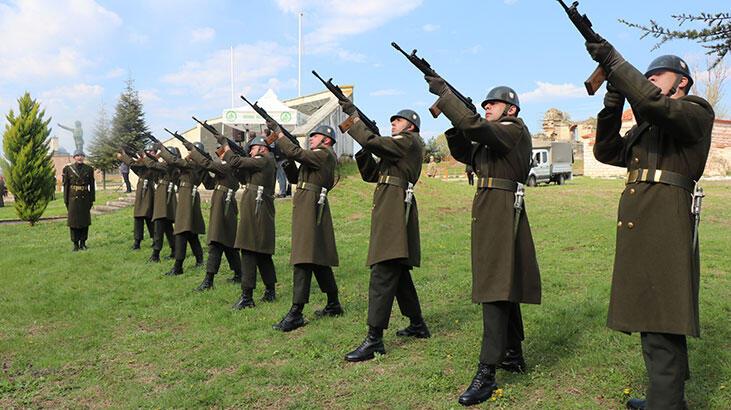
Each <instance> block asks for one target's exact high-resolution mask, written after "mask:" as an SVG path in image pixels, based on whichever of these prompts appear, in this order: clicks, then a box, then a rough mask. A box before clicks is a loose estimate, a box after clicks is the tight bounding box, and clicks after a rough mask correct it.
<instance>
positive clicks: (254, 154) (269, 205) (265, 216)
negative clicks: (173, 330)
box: [223, 137, 277, 309]
mask: <svg viewBox="0 0 731 410" xmlns="http://www.w3.org/2000/svg"><path fill="white" fill-rule="evenodd" d="M247 147H248V148H249V156H248V157H243V156H239V155H237V154H235V153H234V152H233V151H231V148H230V147H229V146H228V145H224V155H223V159H224V161H226V162H227V163H228V164H229V165H230V166H231V167H232V168H235V169H238V170H239V171H240V172H244V173H245V174H246V176H245V179H246V183H245V184H244V188H243V189H244V192H243V194H242V195H241V202H240V206H239V208H240V209H239V211H240V213H241V214H240V217H239V226H238V229H237V230H236V243H235V244H234V247H235V248H236V249H239V250H240V251H241V264H242V269H241V275H242V276H241V298H240V299H239V301H238V302H236V303H235V304H234V306H233V307H234V309H245V308H249V307H254V306H255V303H254V296H253V294H254V288H256V270H257V267H258V268H259V273H260V274H261V280H262V281H263V282H264V286H265V287H266V289H265V290H264V296H263V298H262V300H263V301H265V302H273V301H274V300H275V298H276V290H275V285H276V283H277V273H276V270H275V269H274V261H273V260H272V255H274V238H275V232H274V215H275V211H274V181H275V178H276V173H277V164H276V162H275V161H274V155H273V154H272V153H271V152H269V145H268V144H267V143H266V141H265V140H264V138H263V137H256V138H254V139H253V140H252V141H250V142H249V143H248V144H247Z"/></svg>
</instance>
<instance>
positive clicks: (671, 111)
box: [586, 41, 715, 409]
mask: <svg viewBox="0 0 731 410" xmlns="http://www.w3.org/2000/svg"><path fill="white" fill-rule="evenodd" d="M586 47H587V50H588V51H589V54H590V55H591V57H592V58H593V59H594V60H596V61H597V62H599V63H600V65H601V66H602V67H603V68H604V70H605V72H606V73H607V80H608V85H607V93H606V95H605V97H604V108H603V109H602V110H601V111H600V112H599V114H598V116H597V136H596V144H595V145H594V156H595V157H596V158H597V159H598V160H599V161H601V162H603V163H606V164H611V165H615V166H620V167H626V168H627V171H628V176H627V182H626V187H625V189H624V191H623V193H622V197H621V199H620V201H619V211H618V221H617V249H616V255H615V259H614V274H613V276H612V291H611V297H610V300H609V314H608V320H607V326H608V327H609V328H611V329H614V330H618V331H621V332H624V333H631V332H639V333H640V340H641V344H642V354H643V356H644V359H645V367H646V369H647V373H648V376H649V386H648V389H647V401H644V400H639V399H631V400H630V401H629V402H628V403H627V407H629V408H634V409H644V408H648V409H681V408H687V407H686V406H687V404H686V403H685V397H684V396H685V381H686V380H688V378H689V377H690V372H689V368H688V349H687V345H686V335H688V336H694V337H699V336H700V322H699V320H698V287H699V279H700V258H699V246H698V221H699V220H700V219H699V218H700V197H701V196H702V190H698V191H696V188H698V182H697V181H698V180H699V179H700V178H701V176H702V175H703V170H704V168H705V165H706V160H707V159H708V152H709V150H710V144H711V130H712V128H713V121H714V116H715V115H714V112H713V109H712V108H711V106H710V104H709V103H708V102H707V101H706V100H704V99H703V98H701V97H698V96H690V95H688V92H689V91H690V88H691V86H692V85H693V78H692V77H691V74H690V70H689V68H688V65H687V64H686V63H685V61H683V60H682V59H681V58H679V57H677V56H673V55H666V56H661V57H658V58H656V59H655V60H654V61H652V62H651V63H650V66H649V67H648V68H647V71H645V73H644V75H643V74H642V73H641V72H640V71H638V70H637V69H635V68H634V67H633V66H632V65H631V64H630V63H628V62H626V61H625V60H624V58H623V57H622V56H621V55H620V54H619V52H617V51H616V50H615V49H614V47H612V45H611V44H609V43H608V42H607V41H602V42H600V43H587V44H586ZM625 98H626V99H627V101H628V102H629V104H630V107H631V108H632V110H633V112H634V113H635V118H636V120H637V125H636V126H635V127H633V128H632V129H630V130H629V132H628V133H627V134H626V135H625V136H624V138H622V137H621V136H620V135H619V130H620V127H621V124H622V109H623V107H624V101H625ZM694 219H695V225H694Z"/></svg>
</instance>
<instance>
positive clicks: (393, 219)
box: [341, 102, 431, 362]
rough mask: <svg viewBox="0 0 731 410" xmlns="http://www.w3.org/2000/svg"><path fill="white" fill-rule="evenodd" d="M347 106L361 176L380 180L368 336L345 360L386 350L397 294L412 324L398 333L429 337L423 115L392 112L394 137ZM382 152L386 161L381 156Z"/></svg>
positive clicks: (371, 260)
mask: <svg viewBox="0 0 731 410" xmlns="http://www.w3.org/2000/svg"><path fill="white" fill-rule="evenodd" d="M341 105H342V108H343V111H344V112H346V113H348V114H350V115H351V116H356V117H355V123H354V125H353V126H352V127H351V128H350V130H349V131H348V133H349V134H350V135H351V136H352V137H353V139H355V140H356V141H358V143H359V144H360V145H361V147H363V149H361V150H360V151H358V153H357V154H356V155H355V159H356V161H357V163H358V169H359V170H360V174H361V177H362V178H363V180H364V181H366V182H373V183H376V184H377V185H376V189H375V192H374V193H373V207H372V210H371V237H370V243H369V246H368V260H367V261H366V265H368V266H370V268H371V277H370V283H369V285H368V335H367V336H366V338H365V340H364V341H363V343H362V344H361V345H360V346H358V347H357V348H356V349H355V350H353V351H352V352H350V353H348V354H346V355H345V360H347V361H350V362H359V361H363V360H370V359H373V357H374V353H380V354H385V353H386V349H385V347H384V345H383V330H384V329H387V328H388V322H389V319H390V316H391V307H392V306H393V299H394V297H395V298H396V300H397V301H398V305H399V308H400V309H401V314H403V315H404V316H407V317H408V318H409V321H410V324H409V326H408V327H406V328H405V329H402V330H399V331H397V332H396V335H397V336H403V337H416V338H428V337H431V334H430V333H429V329H428V328H427V326H426V323H425V322H424V319H423V317H422V314H421V306H420V304H419V297H418V295H417V293H416V288H415V287H414V282H413V280H412V279H411V269H412V268H413V267H418V266H419V264H420V262H421V249H420V247H421V245H420V241H419V211H418V208H417V206H416V198H414V196H413V193H414V185H416V182H417V181H418V180H419V176H420V175H421V165H422V161H423V158H424V142H423V141H422V139H421V137H420V136H419V125H420V124H421V120H420V118H419V115H418V114H417V113H416V112H414V111H412V110H401V111H399V112H398V113H397V114H396V115H393V116H391V135H392V137H381V136H379V135H376V134H374V133H373V132H372V131H370V130H369V129H368V127H366V126H365V125H364V124H363V122H362V121H360V118H359V117H357V110H356V108H355V107H354V106H353V104H352V103H350V102H345V103H341ZM373 155H377V156H378V157H379V158H380V161H378V162H377V161H376V159H375V158H374V157H373Z"/></svg>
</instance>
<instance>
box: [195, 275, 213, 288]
mask: <svg viewBox="0 0 731 410" xmlns="http://www.w3.org/2000/svg"><path fill="white" fill-rule="evenodd" d="M213 276H214V274H213V273H211V272H208V273H206V277H205V278H203V282H201V284H200V285H198V287H197V288H195V289H194V290H195V291H196V292H203V291H204V290H208V289H213Z"/></svg>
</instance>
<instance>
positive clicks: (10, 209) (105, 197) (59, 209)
mask: <svg viewBox="0 0 731 410" xmlns="http://www.w3.org/2000/svg"><path fill="white" fill-rule="evenodd" d="M123 195H124V192H123V191H114V190H107V191H103V190H101V189H99V190H97V191H96V202H95V204H96V205H104V204H105V203H106V202H107V201H111V200H113V199H117V198H119V197H121V196H123ZM57 216H66V205H64V203H63V192H56V199H54V200H52V201H51V202H49V203H48V207H47V208H46V210H45V211H44V212H43V216H42V218H50V217H57ZM14 219H18V214H16V213H15V204H14V203H13V202H5V206H4V207H2V208H0V221H7V220H14ZM0 261H1V260H0Z"/></svg>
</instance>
